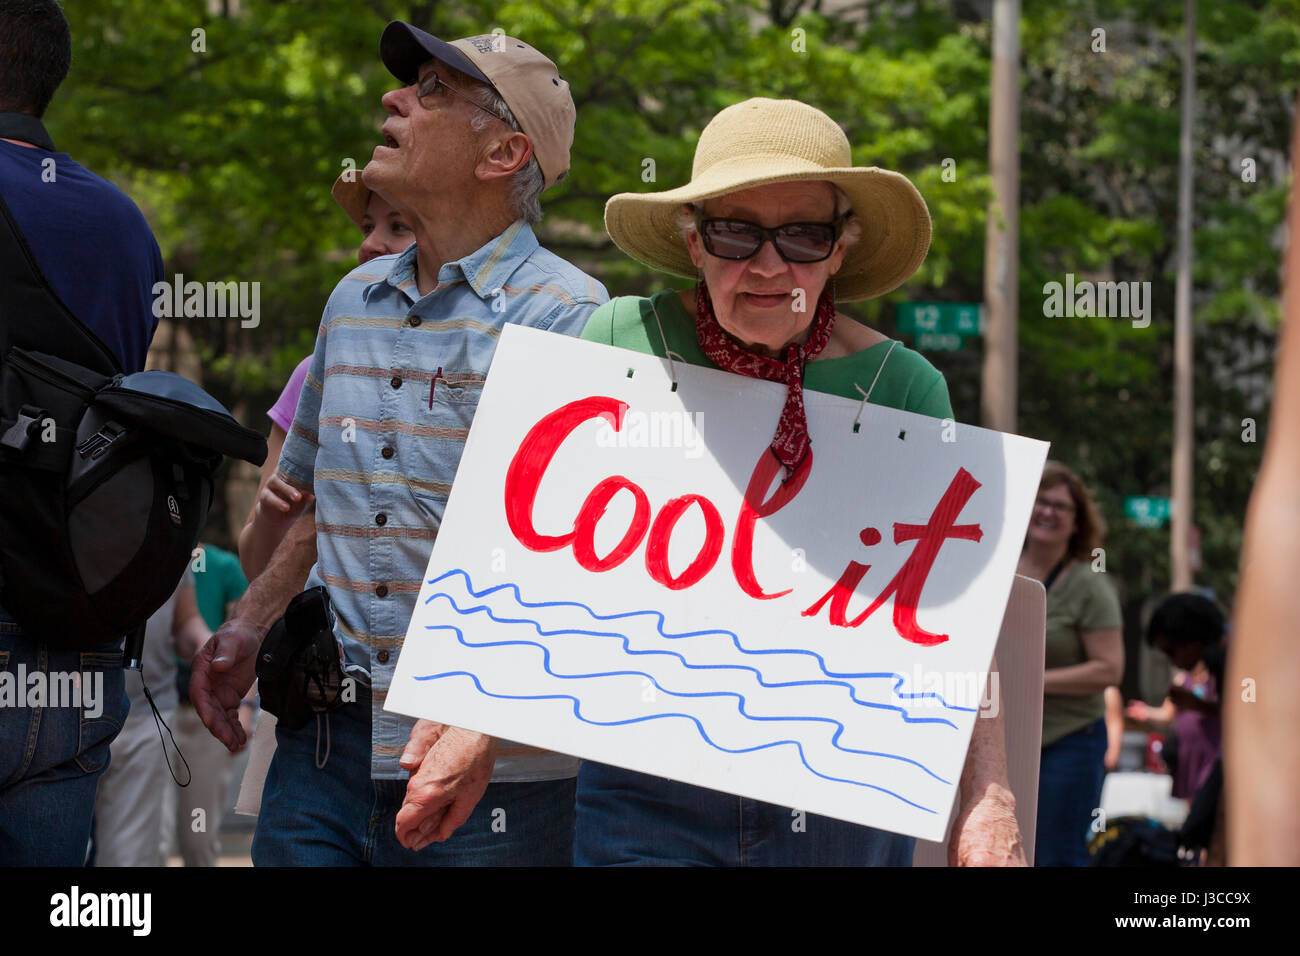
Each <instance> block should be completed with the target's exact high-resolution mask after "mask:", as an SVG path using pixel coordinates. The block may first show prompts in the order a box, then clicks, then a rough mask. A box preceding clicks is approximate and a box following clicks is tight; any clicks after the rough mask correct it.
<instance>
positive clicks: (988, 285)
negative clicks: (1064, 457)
mask: <svg viewBox="0 0 1300 956" xmlns="http://www.w3.org/2000/svg"><path fill="white" fill-rule="evenodd" d="M1019 81H1020V0H994V2H993V78H992V89H991V98H990V103H989V173H990V175H991V177H992V179H993V192H994V195H993V201H992V202H991V203H990V204H989V213H988V226H987V230H986V233H985V241H984V301H985V303H986V306H987V310H988V311H987V315H988V326H987V328H986V329H985V331H984V369H983V393H982V395H981V398H980V405H981V409H980V411H981V417H982V419H983V422H984V425H985V426H986V427H988V428H994V429H997V430H998V431H1003V432H1014V431H1015V430H1016V389H1017V381H1016V360H1017V353H1018V352H1019V335H1018V333H1017V329H1016V323H1017V321H1018V319H1017V298H1016V296H1017V281H1016V278H1017V275H1018V273H1019V267H1020V255H1019V242H1020V83H1019Z"/></svg>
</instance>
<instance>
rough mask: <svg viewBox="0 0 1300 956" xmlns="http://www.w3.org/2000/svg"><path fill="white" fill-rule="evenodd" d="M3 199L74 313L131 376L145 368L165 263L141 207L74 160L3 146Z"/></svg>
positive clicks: (0, 163) (0, 161)
mask: <svg viewBox="0 0 1300 956" xmlns="http://www.w3.org/2000/svg"><path fill="white" fill-rule="evenodd" d="M46 160H53V163H52V164H51V163H48V162H46ZM51 176H52V177H53V179H52V181H48V182H47V180H50V179H51ZM0 195H3V196H4V201H5V202H6V203H7V204H8V206H9V209H10V210H11V211H12V212H13V216H14V219H15V221H16V222H17V223H18V226H19V228H20V229H21V230H22V232H23V236H24V237H25V238H26V240H27V244H28V245H29V246H30V247H31V250H32V255H34V256H35V257H36V264H37V265H39V266H40V267H41V271H42V272H44V273H45V277H46V278H47V279H49V281H50V285H51V286H52V287H53V289H54V291H55V292H56V293H57V294H58V296H59V298H61V299H62V300H63V302H64V304H65V305H66V306H67V307H68V308H69V309H70V310H71V311H72V314H73V315H75V316H76V317H77V318H78V319H80V320H81V321H82V322H83V323H84V324H85V325H86V326H88V327H89V328H90V330H91V331H92V332H94V333H95V334H96V335H97V336H99V338H100V339H102V340H103V342H104V344H105V345H107V346H108V347H109V348H110V349H112V351H113V352H114V354H116V355H117V357H118V360H119V361H120V362H121V363H122V370H123V371H124V372H127V373H130V372H138V371H140V370H141V369H143V368H144V360H145V353H146V352H148V351H149V342H150V341H151V340H152V339H153V333H154V329H155V328H157V325H158V320H157V319H156V318H155V317H154V314H153V287H154V283H156V282H161V281H162V278H163V264H162V253H161V252H159V250H158V243H157V241H156V240H155V239H154V237H153V232H152V231H150V229H149V224H148V223H147V222H145V218H144V216H143V215H142V214H141V213H140V210H139V209H138V208H136V205H135V203H133V202H132V201H131V200H130V199H129V198H128V197H127V195H126V194H125V193H123V192H122V191H121V190H120V189H118V188H117V187H116V186H114V185H113V184H112V183H110V182H106V181H105V180H103V179H100V178H99V177H98V176H96V175H95V174H94V173H92V172H91V171H90V170H88V169H86V168H85V167H84V166H81V165H79V164H78V163H76V162H74V161H73V159H72V158H71V157H70V156H69V155H68V154H67V153H57V152H56V153H51V152H48V151H47V150H44V149H40V148H33V147H28V146H18V145H16V144H14V143H8V142H5V141H4V140H0Z"/></svg>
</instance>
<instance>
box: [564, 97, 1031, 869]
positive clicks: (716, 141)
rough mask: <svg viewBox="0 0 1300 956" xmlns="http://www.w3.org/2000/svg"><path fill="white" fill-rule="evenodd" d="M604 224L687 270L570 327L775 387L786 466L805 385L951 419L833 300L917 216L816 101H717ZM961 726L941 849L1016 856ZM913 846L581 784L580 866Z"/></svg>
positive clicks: (981, 727) (920, 361)
mask: <svg viewBox="0 0 1300 956" xmlns="http://www.w3.org/2000/svg"><path fill="white" fill-rule="evenodd" d="M605 226H606V229H607V230H608V231H609V234H610V237H611V238H612V239H613V240H614V242H615V243H616V244H617V245H618V246H619V248H620V249H622V250H623V251H624V252H626V253H627V254H628V255H630V256H631V257H632V258H634V259H636V260H638V261H639V262H642V263H644V264H646V265H648V266H651V267H652V268H655V269H658V270H660V271H663V272H668V273H670V274H673V275H677V276H681V277H684V278H690V279H698V281H697V283H696V285H695V287H694V288H693V289H688V290H684V291H681V292H675V291H665V292H660V293H658V294H657V295H654V296H652V297H650V298H648V299H647V298H636V297H622V298H617V299H614V300H613V301H611V302H609V303H608V304H606V305H604V306H602V307H601V308H599V309H597V310H596V312H595V313H593V314H592V316H591V319H590V320H589V321H588V324H587V326H586V329H585V330H584V332H583V338H586V339H590V340H592V341H597V342H602V343H605V344H609V345H616V346H621V347H624V348H630V349H634V350H636V351H640V352H650V353H653V354H656V355H659V356H661V357H663V356H668V355H671V357H672V358H674V359H677V360H682V361H686V362H690V363H692V364H696V365H706V366H710V365H711V366H715V367H717V368H721V369H724V370H727V371H731V372H735V373H737V374H740V375H748V376H752V377H756V378H765V379H771V380H775V381H780V382H784V383H786V386H787V396H786V405H785V409H784V411H783V413H782V415H781V418H780V421H779V422H778V423H776V433H775V436H774V438H773V442H772V446H771V447H772V453H773V454H774V455H775V456H776V457H777V458H778V459H779V460H780V461H781V463H782V465H784V466H785V471H786V474H787V475H792V474H794V473H795V472H797V471H798V469H800V468H801V467H805V466H806V465H807V463H808V462H809V461H810V460H811V459H810V458H809V455H808V452H809V449H810V447H811V443H810V441H809V438H808V429H807V421H806V418H805V414H804V406H803V388H804V387H807V388H811V389H813V390H816V391H821V392H829V393H831V394H836V395H842V396H845V397H849V398H860V397H862V395H864V394H866V395H868V396H869V398H870V400H871V401H873V402H876V403H878V404H881V405H887V406H889V407H892V408H899V409H903V410H905V411H911V412H918V413H920V414H925V415H931V416H934V417H940V418H949V417H951V416H952V408H951V406H950V404H949V401H948V389H947V385H946V384H945V382H944V379H943V376H942V375H941V374H940V373H939V372H938V371H937V370H936V369H935V368H934V367H933V366H932V365H931V364H930V363H929V362H927V361H926V360H925V359H924V358H923V357H922V356H921V355H919V354H917V353H916V352H913V351H911V350H910V349H908V348H906V347H904V346H902V345H900V344H899V343H898V342H896V341H891V340H890V339H888V338H887V337H885V336H884V335H881V334H880V333H879V332H876V331H875V330H873V329H870V328H867V327H866V326H864V325H861V324H859V323H857V322H855V321H854V320H852V319H849V318H846V317H844V316H841V315H839V314H838V313H837V312H836V310H835V302H836V300H837V299H838V300H844V301H854V300H860V299H869V298H872V297H874V296H879V295H883V294H885V293H887V292H889V291H890V290H892V289H894V288H895V287H897V286H898V285H900V284H901V283H902V282H904V281H905V280H906V279H907V278H908V277H909V276H911V275H912V273H913V272H915V271H916V269H917V268H918V267H919V266H920V264H921V261H922V260H923V259H924V258H925V254H926V251H927V250H928V248H929V244H930V215H929V212H928V210H927V209H926V206H925V202H924V201H923V200H922V199H921V196H920V194H919V193H918V192H917V191H916V188H915V187H914V186H913V185H912V184H911V183H910V182H909V181H908V180H907V178H906V177H904V176H902V175H900V174H899V173H896V172H891V171H889V170H883V169H878V168H875V167H855V166H853V164H852V158H851V155H850V149H849V142H848V139H847V138H846V137H845V135H844V133H843V131H842V130H841V129H840V128H839V126H838V125H837V124H836V123H835V122H834V121H833V120H831V118H830V117H828V116H826V114H824V113H822V112H821V111H820V110H817V109H814V108H813V107H811V106H808V105H806V104H803V103H799V102H797V101H794V100H770V99H751V100H746V101H745V102H743V103H738V104H736V105H734V106H730V107H728V108H727V109H724V110H723V111H722V112H721V113H719V114H718V115H717V116H716V117H714V119H713V120H712V122H710V123H709V125H708V126H707V127H706V128H705V129H704V131H703V133H702V134H701V135H700V141H699V144H698V146H697V147H696V151H695V163H694V167H693V170H692V176H691V182H690V183H688V184H687V185H685V186H683V187H681V188H679V189H672V190H668V191H666V192H661V193H649V194H645V193H641V194H637V193H623V194H621V195H617V196H614V197H613V198H612V199H610V201H609V203H608V205H607V206H606V208H605ZM994 669H996V663H995V664H994ZM975 724H976V727H975V731H974V733H973V736H972V740H971V748H970V752H969V754H968V756H967V760H966V766H965V768H964V770H963V773H962V781H961V783H962V787H961V790H962V805H961V807H960V810H959V814H958V817H957V821H956V823H955V824H954V827H953V831H952V839H951V841H950V844H949V846H950V850H949V861H950V862H952V863H962V864H1019V865H1023V864H1024V855H1023V852H1022V850H1021V839H1020V830H1019V827H1018V825H1017V823H1016V817H1015V800H1014V797H1013V796H1012V795H1011V791H1010V788H1009V786H1008V784H1007V776H1006V759H1005V753H1004V743H1003V736H1002V722H1001V719H1000V718H993V719H984V720H977V721H976V722H975ZM795 820H797V821H798V822H800V823H801V826H793V825H792V822H794V821H795ZM912 851H913V840H912V838H911V837H906V836H901V835H898V834H894V833H887V832H884V831H880V830H874V829H871V828H869V827H863V826H857V825H855V824H850V823H845V822H842V821H839V820H832V819H829V818H825V817H818V816H814V815H811V814H808V815H806V816H805V815H800V816H799V817H797V818H796V817H792V811H790V810H788V809H784V808H780V807H775V806H772V805H770V804H766V803H762V802H759V801H757V800H749V799H744V798H740V797H735V796H730V795H727V794H723V793H719V792H716V791H712V790H706V789H703V788H700V787H694V786H690V785H687V784H683V783H678V782H676V781H671V780H665V779H663V778H660V777H654V776H649V775H646V774H640V773H636V772H633V771H629V770H622V769H619V768H615V767H609V766H605V765H603V764H597V763H593V762H586V763H584V765H583V768H582V771H581V772H580V774H579V778H578V819H577V833H576V838H575V849H574V855H575V862H577V863H578V864H579V865H609V864H629V863H633V864H635V863H667V864H674V863H676V864H684V863H703V864H715V865H745V864H759V865H762V864H771V865H800V864H804V865H806V864H823V865H855V864H857V865H864V864H865V865H910V863H911V860H912Z"/></svg>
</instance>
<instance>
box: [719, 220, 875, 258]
mask: <svg viewBox="0 0 1300 956" xmlns="http://www.w3.org/2000/svg"><path fill="white" fill-rule="evenodd" d="M851 215H852V213H851V212H846V213H844V214H843V215H840V216H836V217H835V219H834V220H832V221H831V222H787V223H785V224H784V225H781V226H777V227H775V228H773V229H769V228H767V227H766V226H760V225H759V224H758V223H756V222H748V221H746V220H744V219H703V218H701V217H700V215H699V214H698V213H697V214H696V216H695V225H696V228H697V229H699V232H700V238H701V239H703V240H704V248H705V250H707V251H708V253H709V255H711V256H717V257H718V258H719V259H732V260H739V259H749V258H750V257H752V256H755V255H757V254H758V250H760V249H762V248H763V243H765V242H767V241H768V240H769V239H770V240H771V241H772V245H773V246H774V247H775V248H776V251H777V254H778V255H779V256H780V257H781V258H782V259H784V260H785V261H786V262H798V263H808V262H821V261H822V260H823V259H829V258H830V255H831V253H832V252H834V251H835V240H836V239H838V238H839V236H840V228H841V227H842V226H843V225H844V222H845V221H846V220H847V219H848V217H849V216H851Z"/></svg>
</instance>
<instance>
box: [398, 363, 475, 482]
mask: <svg viewBox="0 0 1300 956" xmlns="http://www.w3.org/2000/svg"><path fill="white" fill-rule="evenodd" d="M482 395H483V379H482V376H479V375H454V374H453V375H449V376H447V377H439V378H436V379H434V380H433V382H432V383H431V385H430V392H429V402H428V406H427V407H426V408H425V409H424V410H423V414H422V415H421V416H420V420H421V421H420V424H421V427H420V428H419V429H418V436H417V441H418V442H419V443H420V446H421V447H420V455H419V457H420V458H422V459H425V460H427V462H428V466H427V469H426V470H424V471H423V474H422V475H421V477H422V478H423V477H424V476H428V480H427V481H420V482H418V483H416V482H413V483H412V490H413V491H414V492H415V494H416V495H417V496H418V497H421V498H423V499H425V500H426V501H427V500H428V499H429V498H434V499H440V500H441V501H443V502H445V501H446V500H447V495H448V494H449V493H450V491H451V483H452V481H453V480H454V479H455V477H456V471H457V469H458V468H459V467H460V459H461V456H462V455H463V454H464V453H465V439H466V438H468V437H469V430H470V426H471V425H473V424H474V413H475V411H477V409H478V403H479V399H480V398H481V397H482Z"/></svg>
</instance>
